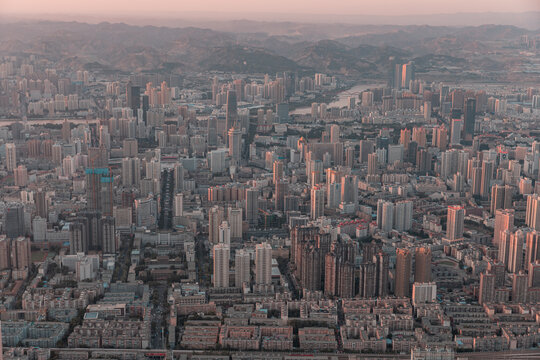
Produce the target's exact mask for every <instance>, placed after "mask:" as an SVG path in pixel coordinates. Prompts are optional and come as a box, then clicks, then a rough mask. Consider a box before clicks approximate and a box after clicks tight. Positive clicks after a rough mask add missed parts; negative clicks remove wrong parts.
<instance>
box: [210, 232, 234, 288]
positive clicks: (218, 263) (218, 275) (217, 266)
mask: <svg viewBox="0 0 540 360" xmlns="http://www.w3.org/2000/svg"><path fill="white" fill-rule="evenodd" d="M230 251H231V250H230V247H229V245H227V244H224V243H219V244H216V245H214V249H213V254H214V276H213V283H214V287H215V288H228V287H229V257H230Z"/></svg>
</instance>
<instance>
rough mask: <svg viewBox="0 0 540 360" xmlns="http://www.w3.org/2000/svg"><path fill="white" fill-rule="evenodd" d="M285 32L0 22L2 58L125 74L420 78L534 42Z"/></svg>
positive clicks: (345, 30)
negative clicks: (394, 69)
mask: <svg viewBox="0 0 540 360" xmlns="http://www.w3.org/2000/svg"><path fill="white" fill-rule="evenodd" d="M287 27H288V29H289V30H291V31H288V32H289V33H288V34H287V35H269V34H267V33H265V32H264V31H255V32H251V33H250V32H242V33H234V32H224V31H216V30H211V29H203V28H196V27H185V28H170V27H157V26H134V25H127V24H123V23H114V24H113V23H108V22H104V23H99V24H87V23H78V22H51V21H40V22H32V23H29V22H19V23H10V24H6V23H0V52H1V53H2V54H14V55H17V54H37V55H40V56H43V57H45V58H48V59H51V60H54V61H58V62H60V63H64V64H65V65H70V66H80V67H86V68H88V67H92V68H94V69H98V68H100V67H101V68H103V69H108V70H118V71H125V72H137V71H167V72H183V71H210V70H216V71H227V72H236V73H274V72H278V71H284V70H292V71H300V72H307V73H313V72H325V73H329V74H341V75H348V76H354V77H367V78H381V77H385V76H386V75H385V74H386V73H387V72H388V70H389V69H388V66H389V63H388V57H390V56H394V57H395V58H396V59H398V60H400V59H401V60H402V61H408V60H412V59H415V58H416V59H417V71H418V72H420V73H421V72H425V71H430V70H433V69H437V68H438V67H441V68H445V69H455V68H456V66H457V67H463V68H467V67H471V66H472V67H474V66H476V65H475V63H474V62H473V61H471V59H472V58H475V59H478V58H482V56H484V57H487V56H488V54H489V53H490V52H492V51H493V50H494V49H498V48H501V47H502V46H503V45H504V44H506V43H508V42H512V41H514V42H518V41H519V39H520V37H521V36H522V35H529V36H531V37H535V36H538V35H539V32H538V31H530V30H526V29H522V28H518V27H515V26H503V25H482V26H477V27H465V28H457V27H445V26H441V27H433V26H394V25H384V26H382V25H380V26H367V25H350V24H330V25H328V26H327V27H325V26H319V28H318V29H317V30H316V31H315V32H313V31H311V30H313V28H314V25H313V24H295V23H287ZM340 29H341V30H342V32H340V31H339V30H340ZM258 30H260V29H258ZM509 62H510V63H512V61H511V59H509ZM450 65H451V66H450ZM485 65H489V69H494V71H498V70H500V69H504V68H505V64H504V63H501V60H499V59H494V58H492V59H490V61H489V64H488V63H485ZM449 71H450V70H449Z"/></svg>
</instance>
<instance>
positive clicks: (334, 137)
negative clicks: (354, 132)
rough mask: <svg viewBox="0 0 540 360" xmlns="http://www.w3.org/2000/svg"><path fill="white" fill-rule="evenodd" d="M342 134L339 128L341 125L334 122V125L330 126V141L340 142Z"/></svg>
mask: <svg viewBox="0 0 540 360" xmlns="http://www.w3.org/2000/svg"><path fill="white" fill-rule="evenodd" d="M340 135H341V131H340V129H339V125H337V124H333V125H332V126H330V142H331V143H337V142H339V138H340Z"/></svg>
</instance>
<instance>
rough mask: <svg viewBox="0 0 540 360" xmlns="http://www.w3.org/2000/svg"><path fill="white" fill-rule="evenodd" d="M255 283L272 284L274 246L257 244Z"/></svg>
mask: <svg viewBox="0 0 540 360" xmlns="http://www.w3.org/2000/svg"><path fill="white" fill-rule="evenodd" d="M255 283H256V284H258V285H270V284H271V283H272V246H271V245H270V244H268V243H262V244H257V246H256V247H255Z"/></svg>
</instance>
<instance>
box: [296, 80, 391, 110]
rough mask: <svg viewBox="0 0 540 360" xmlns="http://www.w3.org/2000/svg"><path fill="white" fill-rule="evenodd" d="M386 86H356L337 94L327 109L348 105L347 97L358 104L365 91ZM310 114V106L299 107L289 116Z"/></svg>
mask: <svg viewBox="0 0 540 360" xmlns="http://www.w3.org/2000/svg"><path fill="white" fill-rule="evenodd" d="M384 86H386V85H385V84H358V85H355V86H353V87H352V88H350V89H348V90H343V91H342V92H340V93H338V94H337V99H335V100H334V101H332V102H330V103H328V107H339V108H342V107H344V106H348V105H349V96H353V95H354V96H356V102H358V94H360V93H361V92H362V91H366V90H367V89H374V88H380V87H384ZM307 114H311V106H304V107H299V108H297V109H294V110H293V111H291V115H307Z"/></svg>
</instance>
